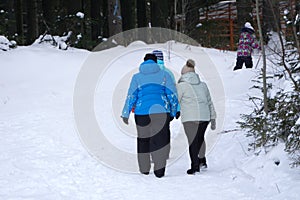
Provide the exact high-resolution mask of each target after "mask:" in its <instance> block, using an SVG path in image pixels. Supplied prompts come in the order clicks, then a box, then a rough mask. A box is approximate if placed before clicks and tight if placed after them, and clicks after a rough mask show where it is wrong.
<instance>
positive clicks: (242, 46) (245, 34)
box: [237, 28, 260, 56]
mask: <svg viewBox="0 0 300 200" xmlns="http://www.w3.org/2000/svg"><path fill="white" fill-rule="evenodd" d="M253 48H255V49H259V48H260V46H259V44H258V42H257V41H256V39H255V35H254V31H253V30H251V29H249V28H243V29H242V31H241V34H240V39H239V45H238V50H237V56H251V53H252V50H253Z"/></svg>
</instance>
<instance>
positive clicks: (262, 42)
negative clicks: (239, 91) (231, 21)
mask: <svg viewBox="0 0 300 200" xmlns="http://www.w3.org/2000/svg"><path fill="white" fill-rule="evenodd" d="M256 18H257V26H258V31H259V37H260V45H261V51H262V57H263V69H262V72H263V93H264V111H265V113H266V114H268V96H267V95H268V94H267V93H268V91H267V59H266V52H265V47H264V40H263V33H262V27H261V22H260V16H259V0H256Z"/></svg>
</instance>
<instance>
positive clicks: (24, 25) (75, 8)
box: [0, 0, 291, 49]
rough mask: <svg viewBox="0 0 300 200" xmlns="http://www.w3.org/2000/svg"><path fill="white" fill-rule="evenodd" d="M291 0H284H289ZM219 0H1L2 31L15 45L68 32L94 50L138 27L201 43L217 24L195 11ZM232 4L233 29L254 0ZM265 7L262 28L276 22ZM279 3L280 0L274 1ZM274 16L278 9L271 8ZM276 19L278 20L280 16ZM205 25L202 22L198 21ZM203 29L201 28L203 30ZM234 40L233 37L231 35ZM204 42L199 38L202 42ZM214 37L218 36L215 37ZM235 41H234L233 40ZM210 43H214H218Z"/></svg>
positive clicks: (78, 43) (70, 38) (249, 16)
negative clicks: (167, 31) (174, 33)
mask: <svg viewBox="0 0 300 200" xmlns="http://www.w3.org/2000/svg"><path fill="white" fill-rule="evenodd" d="M289 1H291V0H286V1H285V2H289ZM219 2H222V1H220V0H206V1H199V0H181V1H180V0H121V1H120V0H72V1H71V0H0V21H1V25H0V35H4V36H6V37H7V38H9V39H10V40H15V41H16V42H17V44H18V45H29V44H32V43H33V42H34V41H35V40H36V39H37V38H38V37H40V36H41V35H44V34H49V35H52V36H55V35H57V36H68V44H69V45H70V46H76V47H79V48H86V49H92V48H93V47H95V46H96V45H97V44H99V43H101V42H102V41H104V40H105V38H109V37H110V36H112V35H115V34H117V33H120V32H122V31H126V30H130V29H134V28H140V27H163V28H168V29H172V30H177V31H179V32H182V33H184V34H187V35H188V36H190V37H192V38H193V39H195V40H197V41H198V42H200V43H202V44H205V41H206V40H207V39H205V37H204V35H205V32H207V31H208V32H214V31H215V29H216V26H220V27H221V25H220V24H219V25H218V24H211V23H210V24H211V25H209V24H208V25H207V26H204V27H201V26H199V23H200V21H199V20H200V18H199V10H201V9H202V10H206V11H207V10H209V9H211V6H212V5H214V4H216V3H219ZM223 2H232V3H236V9H237V11H233V12H234V14H237V18H236V19H234V21H233V23H234V24H235V27H234V28H235V32H234V34H236V35H238V31H239V29H240V27H242V25H243V24H244V22H245V21H250V22H253V16H252V15H253V9H254V6H255V5H254V2H255V1H252V0H239V1H236V2H235V1H223ZM260 2H261V3H262V10H263V11H264V12H263V13H264V15H265V16H264V18H265V19H266V20H264V30H265V31H267V30H269V29H270V27H274V26H275V25H274V21H275V20H274V18H273V16H272V13H271V11H270V6H269V5H268V1H260ZM272 2H273V7H274V8H277V7H278V3H279V2H283V1H279V0H274V1H272ZM275 12H276V15H279V11H278V10H277V11H276V10H275ZM278 20H279V19H277V21H278ZM201 23H202V24H203V22H201ZM201 31H202V32H201ZM235 40H236V39H235ZM201 41H203V42H201ZM215 41H217V40H215ZM235 42H237V41H235ZM208 46H213V47H218V45H217V44H209V45H208Z"/></svg>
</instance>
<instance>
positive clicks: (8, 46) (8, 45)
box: [0, 35, 16, 51]
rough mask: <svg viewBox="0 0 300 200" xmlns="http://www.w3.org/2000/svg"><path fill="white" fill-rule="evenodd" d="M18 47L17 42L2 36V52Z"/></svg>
mask: <svg viewBox="0 0 300 200" xmlns="http://www.w3.org/2000/svg"><path fill="white" fill-rule="evenodd" d="M14 47H16V42H15V41H9V40H8V39H7V38H6V37H5V36H3V35H0V50H2V51H7V50H10V49H12V48H14Z"/></svg>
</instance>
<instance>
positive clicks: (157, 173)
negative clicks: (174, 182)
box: [154, 167, 165, 178]
mask: <svg viewBox="0 0 300 200" xmlns="http://www.w3.org/2000/svg"><path fill="white" fill-rule="evenodd" d="M154 175H155V176H156V177H157V178H161V177H163V176H164V175H165V167H163V168H161V169H157V170H154Z"/></svg>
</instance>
